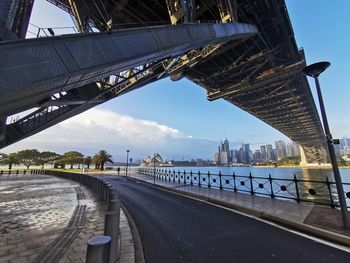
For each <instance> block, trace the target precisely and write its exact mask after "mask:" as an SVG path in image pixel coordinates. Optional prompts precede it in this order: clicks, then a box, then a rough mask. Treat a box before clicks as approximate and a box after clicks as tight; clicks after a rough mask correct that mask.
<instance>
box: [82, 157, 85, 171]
mask: <svg viewBox="0 0 350 263" xmlns="http://www.w3.org/2000/svg"><path fill="white" fill-rule="evenodd" d="M82 172H83V173H84V172H85V156H84V157H83V169H82Z"/></svg>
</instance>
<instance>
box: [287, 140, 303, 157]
mask: <svg viewBox="0 0 350 263" xmlns="http://www.w3.org/2000/svg"><path fill="white" fill-rule="evenodd" d="M297 155H300V150H299V146H298V145H296V144H295V143H293V142H290V143H288V144H287V156H297Z"/></svg>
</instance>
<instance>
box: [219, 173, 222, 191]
mask: <svg viewBox="0 0 350 263" xmlns="http://www.w3.org/2000/svg"><path fill="white" fill-rule="evenodd" d="M221 177H222V176H221V171H219V180H220V190H222V179H221Z"/></svg>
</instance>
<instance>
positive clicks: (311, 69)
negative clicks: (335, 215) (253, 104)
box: [303, 61, 350, 228]
mask: <svg viewBox="0 0 350 263" xmlns="http://www.w3.org/2000/svg"><path fill="white" fill-rule="evenodd" d="M330 65H331V63H330V62H327V61H324V62H318V63H315V64H312V65H309V66H307V67H305V68H304V69H303V73H304V74H305V75H307V76H310V77H312V78H314V79H315V84H316V90H317V95H318V101H319V104H320V110H321V115H322V121H323V127H324V131H325V134H326V140H327V146H328V151H329V157H330V159H331V164H332V169H333V174H334V180H335V184H336V187H337V192H338V198H339V205H340V210H341V213H342V219H343V226H344V228H349V227H350V222H349V217H348V214H347V205H346V200H345V195H344V189H343V183H342V180H341V177H340V173H339V169H338V164H337V159H336V156H335V151H334V147H333V139H332V134H331V132H330V129H329V125H328V120H327V115H326V110H325V107H324V103H323V98H322V93H321V88H320V82H319V80H318V76H319V75H320V74H321V73H322V72H323V71H325V70H326V69H327V68H328V67H329V66H330Z"/></svg>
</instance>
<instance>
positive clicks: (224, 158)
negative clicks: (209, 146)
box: [214, 138, 231, 165]
mask: <svg viewBox="0 0 350 263" xmlns="http://www.w3.org/2000/svg"><path fill="white" fill-rule="evenodd" d="M214 161H215V163H216V164H218V165H227V164H229V163H230V162H231V157H230V145H229V142H228V140H227V139H226V138H225V140H224V142H222V141H221V143H220V146H219V147H218V152H217V153H215V155H214Z"/></svg>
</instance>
